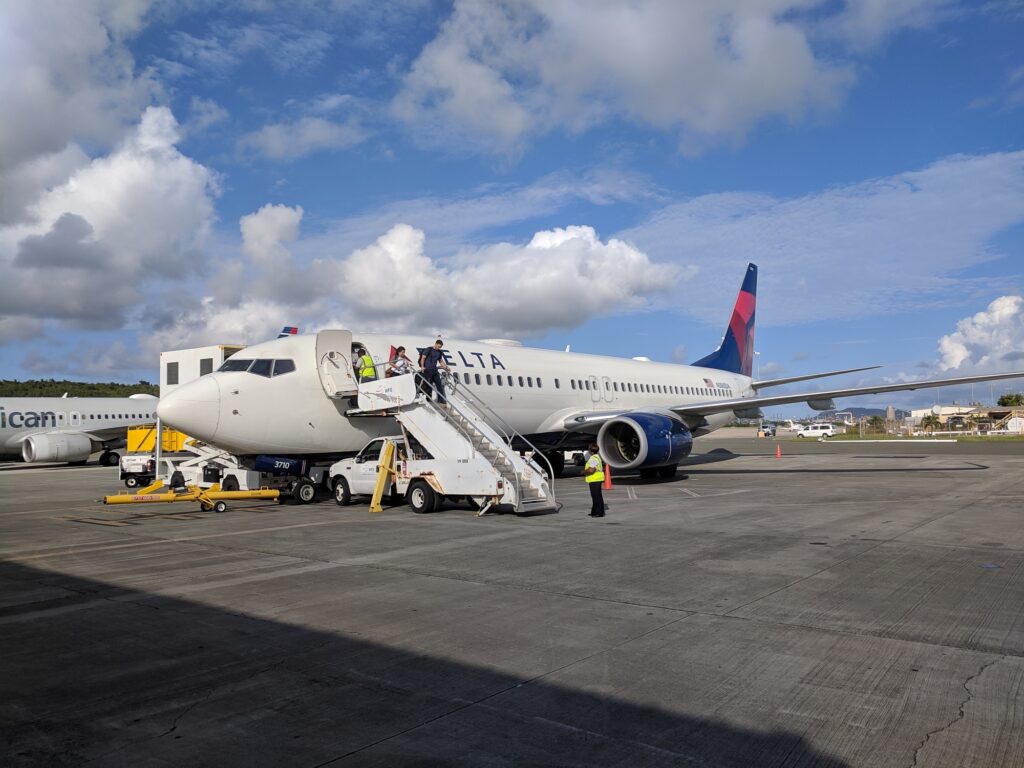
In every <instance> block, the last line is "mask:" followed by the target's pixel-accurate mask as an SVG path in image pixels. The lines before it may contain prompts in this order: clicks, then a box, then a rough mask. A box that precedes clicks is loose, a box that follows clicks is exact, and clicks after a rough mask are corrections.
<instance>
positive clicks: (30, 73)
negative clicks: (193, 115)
mask: <svg viewBox="0 0 1024 768" xmlns="http://www.w3.org/2000/svg"><path fill="white" fill-rule="evenodd" d="M147 8H148V3H147V2H113V1H112V0H81V2H73V3H54V2H45V3H40V2H32V1H31V0H10V1H9V2H4V3H0V71H2V72H3V73H4V77H3V78H0V104H3V107H4V117H3V120H0V200H2V201H3V202H2V203H0V223H10V222H13V221H17V220H19V219H21V218H23V216H24V211H25V208H26V206H28V205H29V204H30V203H31V202H33V200H35V199H36V197H37V196H38V195H39V194H41V193H42V192H43V191H44V190H45V189H47V188H49V187H50V186H52V185H54V184H56V183H59V182H63V181H64V180H65V179H66V178H67V175H68V174H69V173H70V172H71V171H72V170H73V169H74V168H77V167H79V166H80V165H81V164H82V163H83V160H84V158H83V153H82V150H81V149H79V148H78V146H77V145H76V144H74V143H73V142H77V143H85V142H88V143H89V144H91V145H93V146H98V147H100V148H105V147H109V146H111V145H113V144H114V143H116V142H117V141H119V140H120V138H121V137H122V136H123V134H124V132H125V130H126V129H127V127H128V125H129V124H130V122H131V121H133V120H136V119H137V118H138V115H139V113H140V112H141V111H142V109H143V108H144V107H145V105H146V104H148V103H149V102H150V101H151V100H152V99H153V98H154V97H155V96H156V95H158V94H159V91H160V89H159V86H158V84H157V83H156V82H155V81H154V80H153V79H152V78H151V77H150V76H149V74H148V73H145V72H143V73H141V74H137V73H136V72H135V66H134V61H133V59H132V57H131V55H130V54H129V52H128V50H127V48H126V47H125V45H124V41H125V40H126V39H127V38H129V37H131V36H132V35H134V34H136V33H137V32H138V31H139V30H140V29H141V27H142V22H143V17H144V15H145V12H146V9H147Z"/></svg>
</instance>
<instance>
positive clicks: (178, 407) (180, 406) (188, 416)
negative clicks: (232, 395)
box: [156, 375, 220, 441]
mask: <svg viewBox="0 0 1024 768" xmlns="http://www.w3.org/2000/svg"><path fill="white" fill-rule="evenodd" d="M156 415H157V416H159V417H160V421H161V422H163V423H164V424H166V425H168V426H171V427H174V428H175V429H177V430H179V431H180V432H184V433H185V434H186V435H188V436H189V437H195V438H198V439H199V440H205V441H210V440H213V438H214V437H215V436H216V434H217V426H218V422H219V421H220V385H219V384H217V380H216V379H214V378H213V376H209V375H207V376H201V377H200V378H198V379H196V380H195V381H190V382H189V383H188V384H183V385H182V386H180V387H178V388H177V389H176V390H174V391H173V392H170V393H168V394H166V395H164V396H163V397H161V398H160V403H159V404H158V405H157V407H156Z"/></svg>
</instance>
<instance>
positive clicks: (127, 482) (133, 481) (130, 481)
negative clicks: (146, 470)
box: [124, 475, 139, 488]
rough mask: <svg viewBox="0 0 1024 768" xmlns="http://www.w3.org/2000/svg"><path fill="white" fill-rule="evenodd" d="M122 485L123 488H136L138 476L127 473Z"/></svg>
mask: <svg viewBox="0 0 1024 768" xmlns="http://www.w3.org/2000/svg"><path fill="white" fill-rule="evenodd" d="M124 487H125V488H138V487H139V478H137V477H136V476H135V475H128V477H126V478H125V479H124Z"/></svg>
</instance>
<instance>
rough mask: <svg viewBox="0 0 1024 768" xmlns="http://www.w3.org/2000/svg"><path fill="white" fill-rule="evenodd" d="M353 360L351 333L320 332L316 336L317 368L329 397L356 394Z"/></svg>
mask: <svg viewBox="0 0 1024 768" xmlns="http://www.w3.org/2000/svg"><path fill="white" fill-rule="evenodd" d="M351 358H352V332H351V331H320V332H319V333H318V334H317V335H316V366H317V371H318V372H319V374H320V384H321V385H322V386H323V388H324V392H326V393H327V396H328V397H350V396H352V395H354V394H356V380H355V377H354V376H353V374H352V359H351Z"/></svg>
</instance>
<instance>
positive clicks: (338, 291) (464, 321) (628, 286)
mask: <svg viewBox="0 0 1024 768" xmlns="http://www.w3.org/2000/svg"><path fill="white" fill-rule="evenodd" d="M301 216H302V210H301V208H289V207H287V206H264V207H263V208H261V209H260V210H259V211H257V212H256V213H254V214H251V215H249V216H246V217H243V220H242V232H243V252H244V257H243V259H242V260H239V261H238V262H230V263H229V264H228V265H226V266H225V268H224V271H223V272H221V273H219V274H218V275H217V276H215V277H214V278H213V279H212V280H211V294H212V293H214V292H216V290H217V286H218V285H219V284H220V283H222V282H228V283H233V284H234V288H235V289H234V290H232V291H229V292H227V293H229V294H230V296H227V295H226V294H225V292H221V293H220V294H219V296H218V298H216V299H215V298H214V296H213V295H211V296H209V297H208V298H206V299H203V300H202V301H201V302H199V303H198V304H192V305H189V306H186V307H183V308H182V309H181V311H180V313H179V314H178V316H177V317H175V318H174V319H173V321H172V322H170V323H169V324H168V325H167V326H166V327H165V328H161V329H159V330H158V331H157V332H156V333H151V334H147V335H146V338H145V339H143V340H142V343H143V344H144V345H146V346H147V347H148V348H151V349H152V350H153V351H158V350H159V349H171V348H175V347H176V346H182V345H184V346H188V345H190V344H205V343H214V342H221V341H225V340H239V341H243V342H251V341H256V340H259V339H263V338H268V337H270V336H272V334H273V333H275V332H276V331H277V330H279V329H280V327H281V326H282V325H300V326H301V327H303V328H304V329H314V328H316V327H325V326H326V325H329V324H332V323H334V324H340V325H342V326H343V327H350V328H356V329H359V330H376V329H382V330H383V329H386V330H391V331H397V330H405V331H408V332H423V331H424V330H429V332H435V331H440V332H445V333H449V334H454V335H457V336H469V337H480V336H511V337H517V336H531V335H538V334H542V333H544V332H546V331H547V330H549V329H552V328H571V327H575V326H578V325H580V324H582V323H584V322H586V321H587V320H589V319H591V318H594V317H601V316H607V315H612V314H616V313H619V312H630V311H642V310H643V309H645V308H646V307H647V306H648V305H649V302H650V300H651V298H652V297H654V296H657V295H659V294H660V293H662V292H663V291H665V290H666V289H667V288H668V287H669V286H671V284H672V282H673V280H674V279H675V276H676V275H675V270H673V269H672V268H671V267H669V266H666V265H661V264H654V263H652V262H651V261H650V260H649V259H648V258H647V256H646V255H644V254H643V253H642V252H640V251H639V250H637V249H636V248H634V247H633V246H631V245H629V244H628V243H625V242H623V241H621V240H616V239H609V240H607V241H602V240H601V239H600V238H599V237H598V236H597V233H596V232H595V231H594V230H593V229H592V228H590V227H578V226H572V227H566V228H564V229H553V230H546V231H541V232H538V233H536V234H535V235H534V236H533V238H532V239H531V240H530V241H529V242H528V243H526V244H514V243H497V244H493V245H488V246H483V247H479V248H471V249H463V250H462V251H461V252H459V253H458V254H456V255H455V256H453V257H450V258H448V259H443V260H442V259H432V258H430V257H429V256H428V255H427V254H426V253H425V240H426V238H425V235H424V233H423V232H422V231H421V230H418V229H415V228H414V227H411V226H408V225H405V224H398V225H395V226H393V227H391V228H390V229H389V230H388V231H387V232H385V233H384V234H383V235H381V236H380V237H378V238H377V239H376V240H375V241H374V242H373V243H371V244H369V245H367V246H365V247H363V248H359V249H356V250H355V251H353V252H351V253H348V254H336V255H330V254H325V255H323V256H321V257H320V258H318V259H316V260H314V261H313V262H312V263H298V262H297V261H296V260H295V258H294V256H293V255H292V253H291V252H290V249H289V247H288V243H290V242H291V241H292V240H294V239H295V238H296V237H297V236H298V226H299V222H300V220H301ZM566 285H572V286H573V290H572V291H570V292H567V291H566V290H565V286H566Z"/></svg>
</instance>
